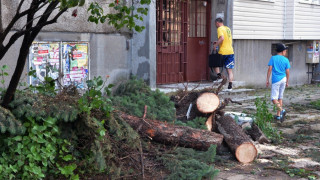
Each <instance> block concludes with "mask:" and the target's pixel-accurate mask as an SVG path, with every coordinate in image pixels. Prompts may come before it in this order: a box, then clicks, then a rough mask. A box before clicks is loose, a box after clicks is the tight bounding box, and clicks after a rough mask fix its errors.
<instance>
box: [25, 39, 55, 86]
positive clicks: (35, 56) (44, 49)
mask: <svg viewBox="0 0 320 180" xmlns="http://www.w3.org/2000/svg"><path fill="white" fill-rule="evenodd" d="M59 65H60V44H59V43H57V42H50V43H49V42H48V43H37V42H35V43H33V44H32V46H31V49H30V54H29V68H30V69H31V68H32V69H33V70H35V73H36V76H37V77H32V76H30V84H32V85H34V86H37V85H39V84H41V83H42V82H44V78H45V77H46V76H48V77H51V78H53V79H57V80H58V78H59ZM56 86H57V83H56Z"/></svg>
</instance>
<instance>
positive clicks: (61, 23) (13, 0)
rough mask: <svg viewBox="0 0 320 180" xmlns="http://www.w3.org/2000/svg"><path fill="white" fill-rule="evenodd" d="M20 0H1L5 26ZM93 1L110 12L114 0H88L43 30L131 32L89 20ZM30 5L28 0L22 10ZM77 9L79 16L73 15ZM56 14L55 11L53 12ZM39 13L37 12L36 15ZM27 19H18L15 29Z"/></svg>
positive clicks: (106, 11)
mask: <svg viewBox="0 0 320 180" xmlns="http://www.w3.org/2000/svg"><path fill="white" fill-rule="evenodd" d="M19 2H20V0H1V4H2V6H1V11H2V23H3V27H6V26H7V25H8V24H9V23H10V21H11V19H12V18H13V16H14V14H15V12H16V10H17V7H18V4H19ZM92 2H97V3H99V4H100V5H101V7H103V9H104V13H105V14H106V13H109V12H110V9H109V8H108V5H109V3H110V2H113V1H112V0H86V3H85V4H84V6H82V7H75V8H70V9H69V10H68V11H67V12H65V13H64V14H62V15H61V16H60V17H59V19H58V22H57V23H55V24H51V25H49V26H46V27H45V28H43V31H49V32H81V33H83V32H86V33H88V32H92V33H117V32H120V33H130V31H128V30H126V29H123V30H121V31H117V30H116V29H115V28H113V27H112V26H110V25H109V24H108V23H104V24H101V23H99V24H95V23H91V22H88V17H89V15H90V14H89V12H87V9H88V7H89V5H90V3H92ZM27 7H29V4H28V1H26V3H24V4H23V6H22V10H23V9H25V8H27ZM75 9H77V11H78V13H77V14H78V15H77V17H73V16H72V12H73V10H75ZM53 14H55V13H53ZM37 15H39V14H36V16H37ZM25 21H26V19H25V18H24V19H22V20H20V21H18V22H17V23H16V24H15V26H14V29H16V30H17V29H21V28H22V27H23V26H24V25H25Z"/></svg>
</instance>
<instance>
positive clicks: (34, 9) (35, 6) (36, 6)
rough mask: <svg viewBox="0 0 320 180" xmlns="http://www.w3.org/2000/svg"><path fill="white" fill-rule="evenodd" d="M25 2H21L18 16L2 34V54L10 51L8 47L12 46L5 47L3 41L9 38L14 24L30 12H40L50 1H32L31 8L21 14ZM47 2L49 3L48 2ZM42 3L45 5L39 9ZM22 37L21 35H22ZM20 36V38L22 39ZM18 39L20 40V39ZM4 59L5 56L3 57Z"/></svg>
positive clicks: (0, 38) (16, 15)
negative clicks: (7, 50)
mask: <svg viewBox="0 0 320 180" xmlns="http://www.w3.org/2000/svg"><path fill="white" fill-rule="evenodd" d="M24 1H25V0H21V1H20V3H19V5H18V8H17V11H16V14H15V15H14V17H13V18H12V20H11V22H10V23H9V24H8V26H7V27H6V28H5V30H4V31H3V33H1V34H0V52H1V53H2V54H5V52H6V51H4V50H5V49H8V48H6V47H9V48H10V46H11V45H12V44H11V45H9V43H8V44H7V45H6V46H4V45H3V41H4V40H5V38H6V37H7V35H8V34H9V32H10V31H11V29H12V27H13V26H14V24H15V23H16V22H17V21H18V20H19V19H20V18H21V17H23V16H25V15H27V14H29V13H30V12H37V11H38V10H40V9H41V8H42V7H43V6H45V5H46V4H48V1H47V0H41V1H32V3H31V5H30V7H29V8H28V9H27V10H25V11H23V12H21V13H20V12H19V11H20V9H21V7H22V4H23V2H24ZM46 1H47V2H46ZM41 3H44V4H43V5H41V6H40V7H39V5H40V4H41ZM20 36H21V35H20ZM20 36H19V37H20ZM19 37H18V38H19ZM2 57H3V56H2ZM2 57H1V58H0V60H1V59H2Z"/></svg>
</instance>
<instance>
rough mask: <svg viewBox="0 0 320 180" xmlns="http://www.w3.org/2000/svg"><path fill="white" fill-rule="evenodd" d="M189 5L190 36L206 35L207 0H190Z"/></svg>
mask: <svg viewBox="0 0 320 180" xmlns="http://www.w3.org/2000/svg"><path fill="white" fill-rule="evenodd" d="M188 6H189V18H188V37H206V34H207V29H206V28H207V25H206V22H207V13H206V6H207V1H199V0H190V1H189V4H188Z"/></svg>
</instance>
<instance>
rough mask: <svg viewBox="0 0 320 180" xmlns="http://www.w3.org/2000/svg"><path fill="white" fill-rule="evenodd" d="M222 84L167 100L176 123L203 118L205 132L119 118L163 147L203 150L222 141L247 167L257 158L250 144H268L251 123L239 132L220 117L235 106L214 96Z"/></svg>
mask: <svg viewBox="0 0 320 180" xmlns="http://www.w3.org/2000/svg"><path fill="white" fill-rule="evenodd" d="M225 82H226V81H222V83H221V85H220V86H219V88H218V89H217V91H215V92H214V91H212V90H211V91H210V90H204V91H202V92H195V91H191V92H188V93H185V94H184V95H183V96H175V97H172V98H171V100H172V101H174V102H175V106H176V109H177V119H178V120H182V121H188V120H190V119H194V118H195V117H198V116H202V117H206V118H207V122H206V126H207V128H208V130H199V129H193V128H190V127H186V126H177V125H173V124H169V123H166V122H162V121H157V120H150V119H145V118H144V117H143V118H138V117H134V116H129V115H126V114H122V115H121V117H122V118H123V119H124V120H125V121H126V122H127V123H128V124H130V125H131V126H132V127H133V128H134V129H135V130H136V131H138V132H139V133H140V134H141V135H142V136H145V137H148V138H150V139H152V140H154V141H157V142H161V143H164V144H171V145H179V146H183V147H190V148H194V149H198V150H206V149H208V148H209V147H210V145H217V146H218V147H219V146H221V143H222V141H223V140H224V141H225V142H226V144H227V145H228V146H229V148H230V150H231V151H232V152H233V153H234V155H235V157H236V159H237V160H238V161H239V162H241V163H250V162H252V161H253V160H254V159H255V158H256V156H257V149H256V148H255V146H254V144H253V143H252V141H253V140H254V141H258V142H259V143H268V142H269V140H268V139H267V138H266V137H265V136H264V134H263V133H262V131H261V130H260V129H259V127H258V126H257V125H255V124H254V123H253V124H252V126H251V127H252V128H251V129H249V130H248V129H242V127H241V126H240V125H238V124H237V123H236V121H235V120H234V119H233V118H232V117H231V116H229V115H224V112H223V111H222V110H223V108H225V106H227V105H228V103H229V102H232V103H238V102H234V101H232V100H231V99H224V100H223V101H221V100H220V98H219V96H218V94H219V92H220V90H221V86H222V85H223V83H225ZM238 104H240V103H238ZM145 113H146V112H145ZM251 138H252V139H251Z"/></svg>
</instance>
